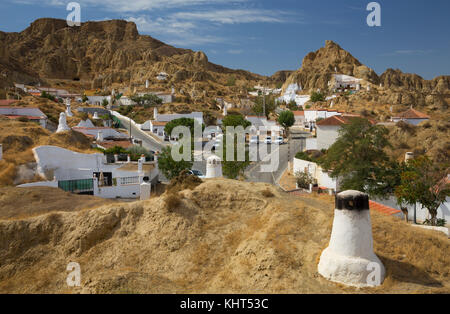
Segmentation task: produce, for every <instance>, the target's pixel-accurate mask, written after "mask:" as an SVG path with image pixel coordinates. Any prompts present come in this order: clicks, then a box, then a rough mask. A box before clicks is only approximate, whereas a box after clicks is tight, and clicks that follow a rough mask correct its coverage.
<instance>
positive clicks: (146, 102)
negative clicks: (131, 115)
mask: <svg viewBox="0 0 450 314" xmlns="http://www.w3.org/2000/svg"><path fill="white" fill-rule="evenodd" d="M131 100H132V101H134V102H135V103H136V104H137V105H138V106H139V107H144V108H148V107H152V106H158V105H160V104H162V99H161V98H159V97H158V96H156V95H155V94H145V95H142V96H138V95H133V96H131Z"/></svg>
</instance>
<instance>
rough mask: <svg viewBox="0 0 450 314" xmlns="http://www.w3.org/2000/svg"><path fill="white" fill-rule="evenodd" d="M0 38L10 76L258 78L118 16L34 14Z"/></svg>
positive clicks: (103, 83) (106, 80)
mask: <svg viewBox="0 0 450 314" xmlns="http://www.w3.org/2000/svg"><path fill="white" fill-rule="evenodd" d="M0 41H1V42H2V45H1V47H0V69H1V65H4V67H5V68H6V67H7V68H8V70H9V72H8V73H11V75H15V77H16V78H21V76H23V75H28V76H29V77H30V78H35V79H38V78H44V79H66V80H67V79H68V80H79V79H81V80H86V81H91V85H92V87H94V88H102V87H103V88H105V87H109V86H110V85H111V84H112V83H126V84H127V85H129V84H134V83H137V82H139V83H141V84H142V82H143V81H144V82H145V80H146V79H153V78H155V76H156V75H157V74H158V73H159V72H160V71H165V72H167V73H168V74H169V75H170V77H171V78H172V79H174V81H177V82H179V81H180V80H181V81H183V80H189V79H192V78H193V79H195V80H196V81H198V80H215V81H221V80H222V81H226V77H225V76H227V75H229V74H233V75H235V76H237V78H239V79H247V78H250V79H251V80H255V81H256V80H259V79H260V78H261V76H259V75H256V74H253V73H249V72H244V71H240V70H239V71H235V70H231V69H227V68H224V67H221V66H218V65H215V64H212V63H210V62H209V61H208V57H207V56H206V55H205V53H203V52H201V51H198V52H194V51H191V50H187V49H180V48H175V47H173V46H169V45H167V44H165V43H163V42H161V41H159V40H157V39H154V38H152V37H150V36H144V35H139V33H138V31H137V28H136V24H134V23H133V22H127V21H123V20H109V21H101V22H86V23H82V25H81V26H79V27H68V25H67V23H66V21H64V20H58V19H50V18H44V19H38V20H36V21H35V22H33V23H32V24H31V25H30V26H29V27H28V28H27V29H26V30H24V31H22V32H20V33H4V32H0ZM222 76H224V77H222ZM17 81H20V82H22V81H21V80H17Z"/></svg>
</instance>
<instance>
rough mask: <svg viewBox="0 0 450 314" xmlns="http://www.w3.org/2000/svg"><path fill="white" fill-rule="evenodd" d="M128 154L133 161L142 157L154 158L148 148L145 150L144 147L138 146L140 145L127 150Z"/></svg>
mask: <svg viewBox="0 0 450 314" xmlns="http://www.w3.org/2000/svg"><path fill="white" fill-rule="evenodd" d="M127 153H128V154H130V158H131V160H133V161H136V160H138V159H139V158H141V157H142V155H144V156H145V158H148V159H152V158H153V153H151V152H150V151H149V150H147V149H146V148H144V147H142V146H138V145H133V146H131V147H129V148H127Z"/></svg>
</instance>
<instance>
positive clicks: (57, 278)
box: [0, 179, 450, 293]
mask: <svg viewBox="0 0 450 314" xmlns="http://www.w3.org/2000/svg"><path fill="white" fill-rule="evenodd" d="M168 193H169V192H168ZM168 193H165V194H163V195H162V196H161V197H156V198H152V199H150V200H148V201H144V202H134V203H129V204H113V205H106V206H103V207H100V208H97V209H93V210H88V211H78V212H53V213H50V214H46V215H43V216H39V217H34V218H27V219H23V220H14V221H0V239H2V240H1V241H0V261H1V262H0V292H3V293H12V292H18V293H23V292H30V293H80V292H81V293H129V292H133V293H172V292H184V293H195V292H199V293H202V292H207V293H228V292H229V293H354V292H357V293H418V292H425V293H438V292H439V293H449V292H450V280H449V271H450V263H449V262H450V260H449V255H448V254H449V252H450V244H449V240H448V239H447V238H446V237H445V236H444V235H440V234H439V233H437V232H432V231H426V230H417V229H413V228H412V227H410V226H408V225H406V224H405V223H404V222H403V221H400V220H397V219H395V218H392V217H385V216H381V215H379V214H377V213H372V219H373V233H374V242H375V251H376V253H377V254H378V256H379V257H380V258H381V260H382V261H383V263H384V264H385V266H386V269H387V278H386V280H385V282H384V283H383V285H382V286H381V287H379V288H375V289H360V290H358V289H354V288H347V287H343V286H341V285H337V284H334V283H331V282H329V281H327V280H325V279H324V278H322V277H321V276H320V275H319V274H318V273H317V263H318V259H319V256H320V253H321V251H322V250H323V249H324V248H325V247H326V246H327V244H328V241H329V237H330V232H331V224H332V219H333V207H334V206H333V204H332V200H331V199H330V198H327V197H326V196H321V197H318V198H301V197H298V196H291V195H288V194H286V193H284V192H281V191H279V190H277V189H276V188H274V187H273V186H270V185H267V184H262V183H245V182H238V181H231V180H225V179H220V180H208V181H206V182H205V183H203V184H201V185H199V186H197V187H195V188H194V189H193V190H184V191H181V192H170V193H169V194H168ZM69 262H78V263H79V264H80V265H81V271H82V286H81V287H79V288H69V287H67V285H66V276H67V275H68V272H67V271H66V267H67V264H68V263H69Z"/></svg>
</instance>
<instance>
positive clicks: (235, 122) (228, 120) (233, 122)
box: [222, 114, 252, 131]
mask: <svg viewBox="0 0 450 314" xmlns="http://www.w3.org/2000/svg"><path fill="white" fill-rule="evenodd" d="M239 125H241V126H242V127H243V128H244V129H245V128H247V127H249V126H250V125H252V124H251V122H250V121H248V120H246V119H245V118H244V117H243V116H242V115H234V114H233V115H230V114H228V115H227V116H226V117H225V118H224V119H223V120H222V126H223V128H224V131H226V129H225V128H226V127H227V126H233V127H237V126H239Z"/></svg>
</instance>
